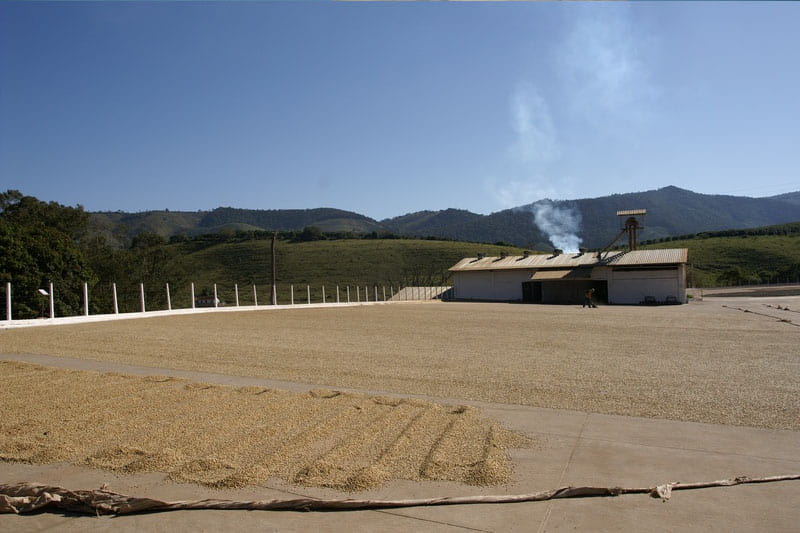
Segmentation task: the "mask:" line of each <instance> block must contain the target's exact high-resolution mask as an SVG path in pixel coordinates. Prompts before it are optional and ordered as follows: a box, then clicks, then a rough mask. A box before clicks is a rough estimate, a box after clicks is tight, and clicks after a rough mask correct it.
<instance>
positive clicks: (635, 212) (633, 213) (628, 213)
mask: <svg viewBox="0 0 800 533" xmlns="http://www.w3.org/2000/svg"><path fill="white" fill-rule="evenodd" d="M646 214H647V209H627V210H624V211H617V216H618V217H619V220H620V223H621V227H620V229H621V230H622V231H623V232H627V233H628V249H629V250H635V249H636V246H637V236H638V233H639V230H643V229H644V224H643V223H641V222H639V220H638V219H637V218H636V217H642V218H644V216H645V215H646ZM623 220H624V221H623Z"/></svg>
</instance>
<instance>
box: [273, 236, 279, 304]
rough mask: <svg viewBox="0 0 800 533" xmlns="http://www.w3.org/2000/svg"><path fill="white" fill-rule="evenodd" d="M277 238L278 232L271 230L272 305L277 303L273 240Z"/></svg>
mask: <svg viewBox="0 0 800 533" xmlns="http://www.w3.org/2000/svg"><path fill="white" fill-rule="evenodd" d="M277 238H278V232H277V231H273V232H272V305H278V290H277V289H276V288H275V283H276V282H277V275H276V270H275V240H276V239H277Z"/></svg>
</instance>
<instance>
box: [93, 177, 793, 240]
mask: <svg viewBox="0 0 800 533" xmlns="http://www.w3.org/2000/svg"><path fill="white" fill-rule="evenodd" d="M543 202H550V201H549V200H547V201H540V202H535V203H533V204H529V205H523V206H519V207H516V208H513V209H506V210H503V211H498V212H496V213H491V214H489V215H480V214H477V213H472V212H470V211H466V210H463V209H444V210H441V211H418V212H416V213H408V214H406V215H402V216H399V217H394V218H387V219H385V220H381V221H377V220H374V219H372V218H369V217H367V216H364V215H361V214H358V213H354V212H351V211H344V210H341V209H332V208H318V209H271V210H258V209H236V208H231V207H219V208H217V209H214V210H212V211H197V212H184V211H145V212H141V213H109V212H102V213H92V221H91V225H92V226H91V227H92V231H93V232H94V233H96V234H100V235H102V236H103V237H104V238H105V239H106V241H107V242H110V243H112V244H114V245H117V246H120V245H124V244H126V243H127V242H129V241H130V239H132V238H133V237H134V236H135V235H137V234H139V233H142V232H144V231H150V232H154V233H157V234H159V235H161V236H162V237H165V238H169V237H172V236H175V235H186V236H195V235H202V234H207V233H217V232H220V231H236V230H237V229H242V230H254V231H255V230H261V231H272V230H283V231H290V230H295V231H296V230H302V229H303V228H305V227H308V226H315V227H318V228H319V229H320V230H322V231H326V232H352V233H355V234H363V233H372V232H377V233H385V232H392V233H396V234H398V235H404V236H414V237H438V238H442V239H458V240H463V241H470V242H508V243H513V244H515V245H517V246H525V247H527V248H534V249H539V250H545V249H549V248H552V246H553V245H552V243H551V242H550V240H549V238H548V237H547V235H545V234H544V233H543V232H542V230H541V229H540V228H539V227H537V225H536V224H535V222H534V215H533V212H534V211H535V210H536V209H537V207H538V206H541V205H542V203H543ZM551 203H552V205H553V206H554V207H556V208H560V209H562V210H568V211H571V212H574V213H576V214H578V215H580V218H581V224H580V229H579V231H578V236H580V237H581V238H582V239H583V242H582V246H584V247H586V248H592V249H595V248H601V247H603V246H605V245H606V244H607V243H608V242H609V241H610V240H611V239H612V238H613V237H614V235H616V234H617V232H618V231H619V221H618V220H617V217H616V216H615V213H616V211H617V210H620V209H640V208H644V209H647V213H648V214H647V217H646V218H645V220H644V223H645V229H644V231H643V233H642V235H641V237H642V238H643V239H658V238H663V237H668V236H674V235H682V234H689V233H696V232H700V231H714V230H723V229H726V228H742V227H755V226H764V225H768V224H782V223H786V222H792V221H796V220H800V193H787V194H782V195H779V196H774V197H771V198H748V197H742V196H722V195H709V194H699V193H695V192H692V191H688V190H685V189H680V188H678V187H663V188H661V189H657V190H652V191H644V192H634V193H626V194H614V195H610V196H603V197H599V198H583V199H578V200H556V201H553V202H551Z"/></svg>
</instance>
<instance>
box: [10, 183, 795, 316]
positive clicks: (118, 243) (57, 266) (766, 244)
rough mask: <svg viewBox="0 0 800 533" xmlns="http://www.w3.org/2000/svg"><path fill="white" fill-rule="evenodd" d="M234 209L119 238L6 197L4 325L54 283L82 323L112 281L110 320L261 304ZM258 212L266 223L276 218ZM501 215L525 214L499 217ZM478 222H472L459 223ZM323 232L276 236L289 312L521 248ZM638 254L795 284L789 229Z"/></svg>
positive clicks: (742, 278)
mask: <svg viewBox="0 0 800 533" xmlns="http://www.w3.org/2000/svg"><path fill="white" fill-rule="evenodd" d="M236 211H238V210H230V209H223V210H217V212H216V214H215V218H213V219H211V220H208V223H209V224H211V223H214V224H217V223H220V224H222V227H223V229H222V230H221V231H218V232H213V233H206V234H194V235H190V234H189V233H187V232H179V233H173V234H171V235H170V231H171V230H170V231H167V230H166V226H165V225H164V224H168V223H169V224H172V223H175V222H176V221H178V222H180V224H183V225H184V227H188V226H190V225H191V224H195V223H197V222H198V220H199V219H200V218H202V217H203V216H204V215H203V214H193V213H178V214H174V213H169V212H166V211H165V212H150V213H148V214H147V215H146V216H140V217H139V218H138V219H137V220H138V222H137V224H140V225H139V226H138V229H137V230H136V231H131V230H129V229H128V228H127V227H126V226H125V225H124V224H125V222H124V221H123V219H124V217H123V215H122V214H116V215H118V217H117V218H119V219H120V220H119V222H117V223H113V219H114V218H115V217H112V216H111V215H108V214H107V215H108V217H107V218H103V219H98V218H97V217H96V216H92V218H91V219H90V215H89V214H87V213H85V212H84V210H83V208H82V207H80V206H77V207H65V206H62V205H59V204H57V203H55V202H50V203H46V202H41V201H39V200H37V199H36V198H33V197H29V196H24V195H22V194H21V193H20V192H18V191H7V192H6V193H2V194H0V282H5V281H11V282H12V283H13V292H14V317H15V318H26V317H34V316H39V315H40V314H41V312H42V307H43V304H46V299H43V298H42V297H41V295H39V294H38V292H37V290H38V289H39V288H46V287H47V284H48V282H50V281H52V282H53V283H54V284H55V286H56V313H57V315H59V316H63V315H74V314H79V313H80V312H82V302H81V292H82V284H83V283H84V282H86V283H88V285H89V288H90V294H91V298H90V301H91V308H90V312H91V313H93V314H94V313H109V312H112V311H113V303H112V302H113V300H112V294H113V292H112V288H111V285H112V283H116V285H117V294H118V302H119V310H120V311H121V312H131V311H138V310H139V305H140V304H139V284H140V283H143V284H144V286H145V290H146V301H147V308H148V309H151V310H152V309H164V308H166V305H167V304H166V291H165V284H167V283H169V285H170V289H171V297H172V298H171V299H172V305H173V307H189V306H190V305H191V299H190V290H189V284H190V283H191V282H194V283H195V294H196V296H198V297H200V296H210V295H212V294H213V286H214V284H215V283H216V284H217V291H218V295H219V297H220V299H221V300H223V301H224V302H225V303H226V304H228V305H232V304H233V303H234V301H235V296H234V284H238V285H239V300H240V303H241V304H242V305H247V304H252V303H253V285H256V287H257V291H258V297H259V303H267V302H269V300H270V293H271V287H270V285H269V284H270V283H271V280H272V272H271V261H270V245H271V242H270V241H271V238H272V233H273V232H272V231H266V230H263V229H260V227H256V226H254V225H251V224H247V223H244V222H242V223H234V222H230V219H231V218H232V217H234V216H235V215H236V213H235V212H236ZM314 211H322V212H321V213H312V212H314ZM159 213H160V214H159ZM268 213H271V215H270V216H278V213H277V212H268ZM343 213H345V212H341V211H337V210H306V211H297V212H296V213H294V215H293V216H296V217H299V218H298V219H304V218H308V217H311V218H313V217H314V216H317V215H320V216H328V217H334V216H339V215H342V214H343ZM501 214H502V213H500V214H497V215H501ZM172 215H175V216H172ZM460 215H463V213H460V212H456V211H455V210H450V211H447V212H441V213H438V214H437V213H429V216H428V221H430V219H431V218H433V219H436V218H438V219H440V221H441V220H442V219H448V218H451V217H457V216H460ZM504 216H514V217H517V216H524V217H528V216H530V215H529V214H526V213H516V212H514V213H512V212H511V211H508V212H505V215H504ZM357 218H358V217H357V216H355V217H350V218H348V217H344V219H345V220H355V219H357ZM412 218H413V217H412ZM226 219H227V220H228V221H227V222H226ZM328 220H334V218H328ZM339 220H340V221H341V220H342V218H340V219H339ZM98 221H101V222H103V223H102V224H100V223H99V222H98ZM129 222H130V220H129ZM252 222H262V221H261V220H255V219H254V220H252ZM479 222H480V221H479V220H477V219H474V220H473V221H472V222H471V223H474V224H477V223H479ZM509 223H510V221H509ZM115 224H116V225H115ZM213 227H219V226H218V225H215V226H213ZM330 227H332V226H329V227H328V228H321V227H318V226H314V225H311V226H305V227H303V228H302V229H282V230H281V231H279V232H278V240H279V242H278V246H277V272H276V276H277V295H278V302H279V303H289V300H290V285H294V287H295V293H294V295H295V301H296V302H303V301H305V299H306V286H310V287H311V298H312V301H315V302H319V301H321V299H322V286H323V285H325V287H326V297H327V299H328V301H334V300H335V297H336V293H335V291H336V285H339V286H340V291H341V292H340V296H341V298H342V299H345V297H346V296H345V295H346V292H345V291H346V289H345V288H346V287H347V286H349V287H350V290H351V299H352V300H355V299H356V289H355V287H356V285H358V286H359V287H360V288H359V293H360V296H361V299H363V298H364V295H363V291H364V288H365V286H370V293H369V294H370V296H369V297H370V299H373V298H374V286H378V287H379V289H378V293H379V296H380V297H382V296H383V290H382V287H383V286H386V287H387V295H388V294H390V292H391V289H390V287H394V288H395V290H396V288H397V287H398V286H418V285H424V286H431V285H447V284H449V283H450V279H449V273H448V268H450V267H451V266H452V265H453V264H455V263H456V262H457V261H458V260H460V259H461V258H463V257H467V256H475V255H476V254H478V253H486V254H488V255H499V254H500V253H503V252H505V253H508V254H510V255H515V254H520V253H521V252H522V251H523V250H522V249H521V248H517V247H514V246H512V245H510V244H508V243H507V242H504V239H503V238H501V232H496V233H495V232H493V231H491V228H490V230H489V231H487V232H486V234H485V236H486V237H487V242H494V243H495V244H479V243H474V242H463V241H443V240H436V239H434V238H432V237H425V238H417V239H409V238H406V237H402V236H400V235H398V234H395V233H392V232H389V231H387V230H385V229H372V230H371V231H369V232H361V233H356V232H354V231H353V230H352V225H351V224H349V223H347V224H345V223H342V224H339V225H338V226H336V225H333V227H336V228H337V229H330ZM143 228H151V229H143ZM642 247H643V248H679V247H681V248H682V247H685V248H688V249H689V261H690V264H691V268H690V274H689V276H690V284H692V285H694V286H717V285H739V284H747V283H768V282H776V281H787V280H788V281H796V280H798V279H800V222H795V223H790V224H780V225H775V226H766V227H760V228H751V229H741V230H722V231H714V232H704V233H698V234H689V235H683V236H681V237H679V238H673V237H667V238H660V239H657V240H652V241H645V242H643V246H642ZM534 248H536V249H540V250H546V249H548V248H549V246H547V244H546V243H539V245H537V246H536V247H534Z"/></svg>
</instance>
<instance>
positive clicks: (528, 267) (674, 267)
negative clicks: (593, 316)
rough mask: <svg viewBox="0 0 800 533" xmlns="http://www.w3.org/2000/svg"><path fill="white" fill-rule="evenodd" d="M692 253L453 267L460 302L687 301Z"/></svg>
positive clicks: (484, 261)
mask: <svg viewBox="0 0 800 533" xmlns="http://www.w3.org/2000/svg"><path fill="white" fill-rule="evenodd" d="M687 258H688V250H687V249H686V248H672V249H665V250H634V251H627V252H625V251H612V252H604V253H603V254H602V255H601V256H600V255H598V254H597V253H596V252H587V253H575V254H573V253H568V254H553V255H550V254H526V255H522V256H500V257H467V258H464V259H462V260H461V261H459V262H458V263H457V264H456V265H455V266H453V267H451V268H450V272H452V275H453V292H454V294H453V298H454V299H456V300H483V301H518V302H531V303H555V304H574V303H581V302H583V298H584V294H585V293H586V291H587V290H589V289H591V288H594V289H595V295H596V298H597V299H598V300H599V301H601V302H605V303H609V304H663V303H686V263H687Z"/></svg>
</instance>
